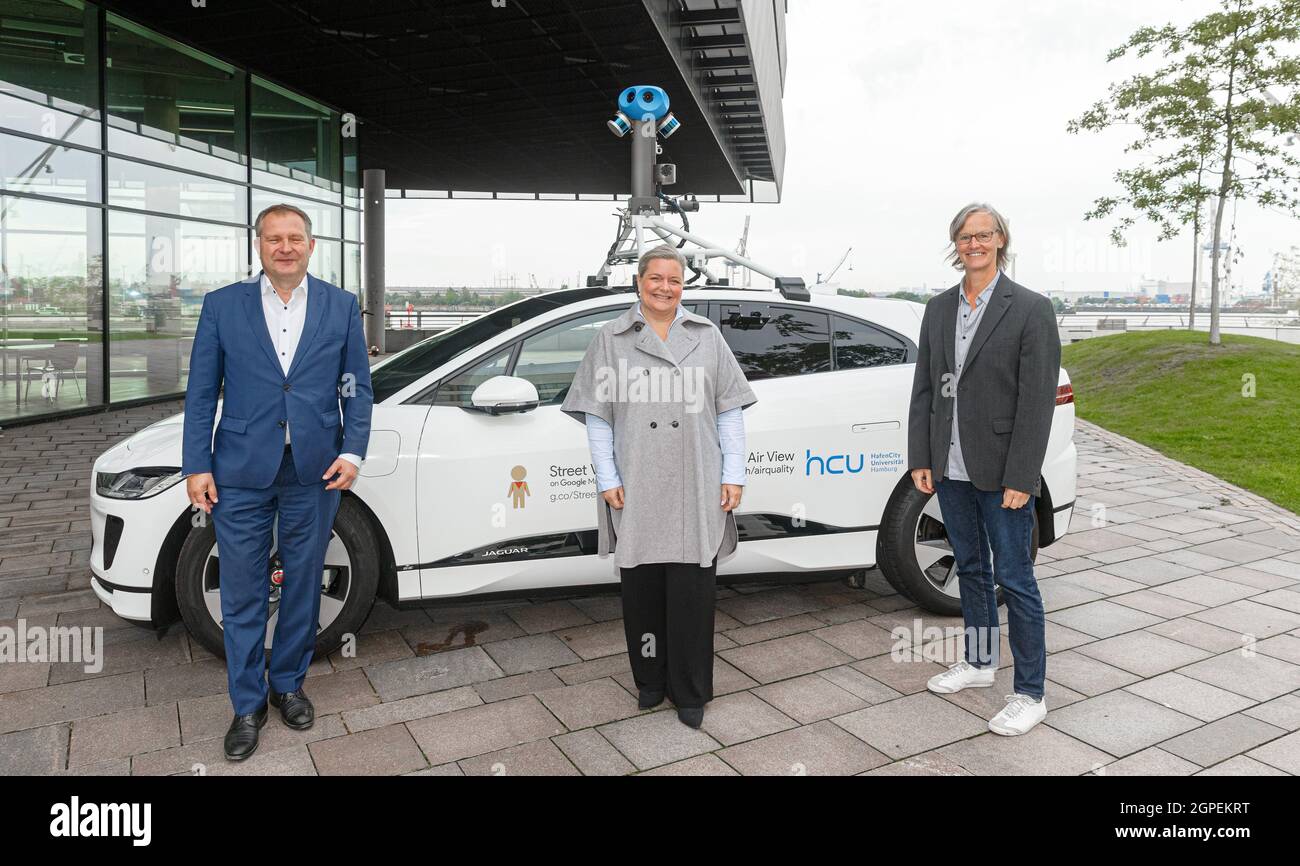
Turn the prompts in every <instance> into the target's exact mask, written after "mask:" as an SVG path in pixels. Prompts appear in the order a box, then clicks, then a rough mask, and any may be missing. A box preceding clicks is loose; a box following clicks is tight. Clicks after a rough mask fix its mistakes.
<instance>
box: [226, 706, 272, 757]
mask: <svg viewBox="0 0 1300 866" xmlns="http://www.w3.org/2000/svg"><path fill="white" fill-rule="evenodd" d="M265 724H266V704H263V705H262V708H261V709H260V710H258V711H257V712H254V713H245V714H244V715H242V716H235V718H234V720H233V721H231V723H230V729H229V730H228V731H226V740H225V747H226V760H228V761H242V760H244V759H245V758H247V757H248V756H249V755H251V754H253V753H254V752H256V751H257V732H258V731H259V730H261V728H262V726H263V725H265Z"/></svg>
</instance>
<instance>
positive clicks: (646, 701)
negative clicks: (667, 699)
mask: <svg viewBox="0 0 1300 866" xmlns="http://www.w3.org/2000/svg"><path fill="white" fill-rule="evenodd" d="M663 702H664V693H663V692H655V691H651V690H650V689H639V690H638V691H637V699H636V705H637V706H638V707H639V708H641V709H643V710H648V709H650V708H651V707H657V706H659V705H660V704H662V703H663Z"/></svg>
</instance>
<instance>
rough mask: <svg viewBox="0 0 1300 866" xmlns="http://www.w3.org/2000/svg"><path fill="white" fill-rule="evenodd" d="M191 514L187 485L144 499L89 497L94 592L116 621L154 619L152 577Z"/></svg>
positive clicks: (92, 493) (91, 571) (93, 495)
mask: <svg viewBox="0 0 1300 866" xmlns="http://www.w3.org/2000/svg"><path fill="white" fill-rule="evenodd" d="M188 509H189V501H188V500H187V499H186V497H185V485H184V484H177V485H174V486H173V487H170V488H168V489H167V490H164V491H163V492H161V493H159V494H158V495H156V496H151V497H148V498H146V499H134V500H133V499H108V498H106V497H103V496H100V495H98V494H97V493H95V492H94V491H93V488H92V492H91V494H90V538H91V547H90V573H91V579H90V586H91V589H93V590H94V591H95V595H97V596H98V597H99V600H100V601H102V602H103V603H104V604H106V605H108V606H109V607H111V608H112V609H113V612H114V613H116V614H117V615H118V616H120V617H122V618H124V619H129V620H134V621H137V622H149V621H151V620H152V619H153V610H154V605H153V592H154V577H155V573H156V572H157V570H158V557H159V553H160V552H161V550H162V548H163V544H164V542H165V541H166V539H167V533H168V532H169V531H170V530H171V528H172V526H173V525H174V524H175V523H176V520H177V518H178V517H180V516H181V515H182V514H184V513H186V512H187V510H188Z"/></svg>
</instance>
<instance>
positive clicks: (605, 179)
mask: <svg viewBox="0 0 1300 866" xmlns="http://www.w3.org/2000/svg"><path fill="white" fill-rule="evenodd" d="M737 2H738V0H509V2H507V3H506V4H505V5H504V6H503V7H500V8H498V7H497V6H495V5H493V3H492V2H489V0H373V2H369V3H359V2H356V0H320V2H305V0H302V2H298V0H270V2H268V0H220V2H209V3H207V4H206V5H205V6H202V7H200V8H194V7H193V5H192V4H190V3H184V2H176V0H132V2H126V0H105V4H104V5H106V6H108V7H109V8H110V9H111V10H113V11H115V12H119V13H120V14H122V15H125V16H127V17H129V18H132V19H134V20H136V21H139V22H140V23H142V24H145V25H147V26H149V27H152V28H154V29H156V30H159V31H161V32H163V33H164V34H167V35H171V36H173V37H174V38H176V39H178V40H181V41H183V42H187V43H189V44H191V45H194V46H196V47H198V48H201V49H203V50H206V51H208V52H210V53H212V54H214V55H216V56H218V57H220V58H223V59H226V60H228V61H230V62H233V63H237V64H239V65H241V66H243V67H246V68H247V69H249V70H250V71H252V72H254V73H255V74H261V75H264V76H266V77H267V78H269V79H272V80H274V81H278V82H280V83H282V84H285V85H287V86H289V87H292V88H294V89H297V90H299V91H301V92H302V93H304V94H306V95H308V96H311V97H313V98H315V99H318V100H320V101H321V102H324V103H326V104H329V105H332V106H334V107H335V108H337V109H338V110H340V111H343V112H351V113H352V114H354V115H355V116H356V117H357V119H358V121H359V124H360V130H359V141H360V160H361V165H362V167H363V168H383V169H386V170H387V173H388V174H387V185H388V186H389V188H391V189H398V188H401V189H412V190H466V191H493V192H521V193H608V194H622V193H626V192H628V184H629V153H628V148H629V144H628V142H627V141H626V140H620V139H617V138H615V137H614V136H612V135H610V134H609V132H608V130H606V128H605V121H606V120H608V119H609V118H610V117H611V116H612V115H613V111H614V107H615V97H616V96H617V95H618V93H619V91H620V90H621V89H622V88H623V87H625V86H627V85H630V84H657V85H660V86H662V87H663V88H665V89H666V90H667V91H668V93H669V96H670V98H671V99H672V110H673V113H674V114H675V115H676V116H677V118H678V119H679V120H681V122H682V124H683V126H682V129H681V130H679V131H678V132H677V134H676V135H674V136H673V137H672V138H671V139H669V140H667V141H664V142H663V149H664V152H663V155H662V156H661V157H660V161H661V162H675V163H676V164H677V166H678V182H677V184H676V185H675V186H674V187H673V188H672V190H673V192H675V193H687V192H689V193H694V194H697V195H715V194H721V195H735V194H740V193H742V192H745V190H746V186H747V185H746V184H744V183H742V182H743V181H745V180H748V179H751V178H752V179H755V180H766V181H773V182H775V183H776V185H777V187H778V190H779V184H780V180H781V177H780V172H781V164H780V163H781V161H782V160H783V157H784V154H783V152H782V153H779V155H778V158H777V161H776V165H774V164H773V154H772V150H773V148H772V147H771V142H772V140H773V137H774V136H775V138H776V139H777V140H778V141H779V142H780V141H783V130H782V129H780V128H779V126H780V123H781V118H780V117H779V116H777V117H775V118H773V117H769V116H765V112H764V111H763V108H762V104H763V102H770V100H772V99H773V98H775V99H776V100H777V105H778V106H779V99H780V94H779V93H776V94H765V99H764V100H760V99H759V98H758V95H757V87H758V82H760V81H763V80H771V79H770V76H768V77H767V79H764V76H761V75H759V74H757V71H756V70H755V69H754V68H753V65H752V58H751V52H750V50H749V46H748V44H747V43H748V35H747V30H746V25H745V21H744V19H743V13H742V9H740V8H737V5H736V3H737ZM764 2H765V3H766V2H767V0H764ZM777 2H779V4H780V11H779V12H777V11H776V3H773V4H772V7H773V8H772V9H768V8H766V7H764V8H763V9H762V12H763V14H764V16H765V17H766V18H768V19H770V18H771V17H772V16H773V15H779V16H781V17H782V18H783V16H784V0H777ZM702 4H703V5H702ZM779 25H780V22H779V21H778V26H779ZM774 44H775V43H774ZM783 49H784V46H783V44H782V45H780V47H779V48H778V52H780V51H783ZM781 65H784V64H783V59H782V60H781ZM776 80H777V81H778V82H779V81H780V80H781V79H780V78H777V79H776ZM774 89H775V88H774ZM768 113H770V112H768ZM777 114H778V115H779V111H778V112H777ZM774 125H775V128H774ZM780 147H781V148H782V149H783V145H780Z"/></svg>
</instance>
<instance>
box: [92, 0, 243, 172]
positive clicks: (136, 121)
mask: <svg viewBox="0 0 1300 866" xmlns="http://www.w3.org/2000/svg"><path fill="white" fill-rule="evenodd" d="M107 31H108V34H107V43H108V64H107V78H106V86H107V91H108V114H109V116H110V117H111V118H113V123H112V125H113V126H114V127H116V128H119V129H127V130H129V131H130V132H132V133H134V134H135V135H138V136H141V137H145V138H152V139H155V140H157V141H161V142H165V143H167V144H171V145H176V146H179V147H183V148H188V149H189V150H194V151H198V152H200V153H207V154H213V155H216V156H219V157H224V158H227V159H236V160H239V159H240V154H242V153H243V151H244V115H245V113H246V112H245V110H244V78H243V76H244V73H243V72H241V71H240V70H237V69H235V67H233V66H230V65H229V64H226V63H222V62H221V61H219V60H217V59H216V58H214V57H209V56H208V55H206V54H204V53H203V52H201V51H197V50H195V49H193V48H190V47H189V46H187V45H182V44H180V43H178V42H173V41H172V40H170V39H167V38H166V37H164V36H160V35H159V34H157V33H154V32H152V31H150V30H147V29H145V28H143V27H140V26H139V25H137V24H133V23H131V22H129V21H127V20H125V19H123V18H118V17H117V16H116V15H109V16H108V27H107ZM125 150H126V152H127V153H134V151H133V149H132V148H130V147H129V146H128V147H126V148H125ZM135 155H140V156H148V154H147V153H138V154H135ZM151 158H152V157H151Z"/></svg>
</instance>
